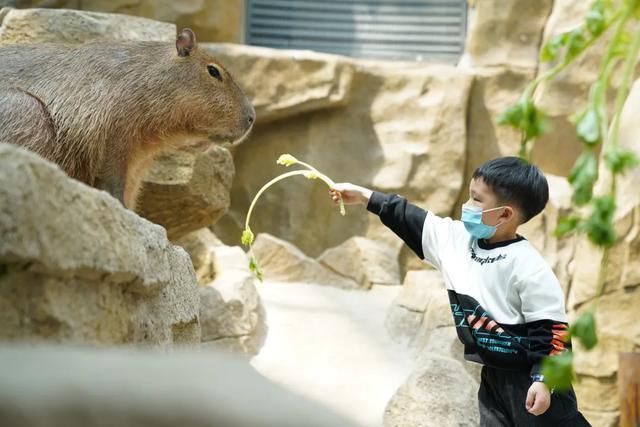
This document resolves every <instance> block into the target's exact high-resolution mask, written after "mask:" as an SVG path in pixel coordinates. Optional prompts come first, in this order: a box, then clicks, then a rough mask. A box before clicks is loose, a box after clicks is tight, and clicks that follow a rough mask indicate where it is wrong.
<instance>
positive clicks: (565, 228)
mask: <svg viewBox="0 0 640 427" xmlns="http://www.w3.org/2000/svg"><path fill="white" fill-rule="evenodd" d="M581 220H582V219H581V218H580V217H579V216H576V215H569V216H566V217H563V218H560V220H559V221H558V225H557V226H556V229H555V231H554V234H555V236H556V237H564V236H566V235H567V234H569V233H571V232H573V231H575V230H576V229H577V228H578V227H579V226H580V222H581Z"/></svg>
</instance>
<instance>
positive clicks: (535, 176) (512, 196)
mask: <svg viewBox="0 0 640 427" xmlns="http://www.w3.org/2000/svg"><path fill="white" fill-rule="evenodd" d="M473 178H474V179H476V178H482V180H483V181H484V182H485V184H487V186H488V187H489V188H491V190H492V191H493V192H494V193H495V195H496V197H497V199H498V201H499V202H500V203H513V204H515V205H517V207H518V208H520V211H521V214H522V218H521V220H522V223H523V224H524V223H525V222H527V221H529V220H530V219H531V218H533V217H534V216H536V215H538V214H539V213H540V212H542V210H543V209H544V207H545V205H546V204H547V201H548V200H549V184H548V183H547V178H545V176H544V174H543V173H542V171H541V170H540V169H539V168H538V167H537V166H535V165H532V164H531V163H529V162H527V161H526V160H523V159H521V158H519V157H500V158H497V159H493V160H489V161H488V162H485V163H484V164H482V165H481V166H480V167H479V168H478V169H476V170H475V172H473Z"/></svg>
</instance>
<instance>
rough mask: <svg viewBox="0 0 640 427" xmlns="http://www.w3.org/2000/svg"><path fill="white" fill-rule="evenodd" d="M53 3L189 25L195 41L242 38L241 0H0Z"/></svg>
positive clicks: (0, 1)
mask: <svg viewBox="0 0 640 427" xmlns="http://www.w3.org/2000/svg"><path fill="white" fill-rule="evenodd" d="M3 6H12V7H19V8H27V7H47V8H50V7H54V8H66V9H83V10H87V11H94V12H107V13H119V14H126V15H134V16H141V17H145V18H151V19H154V20H157V21H164V22H170V23H173V24H176V25H177V26H179V27H180V28H184V27H190V28H192V29H193V30H194V31H195V32H196V34H198V40H199V41H217V42H235V43H239V42H242V40H243V30H244V1H243V0H183V1H179V2H176V1H172V0H109V1H105V0H0V7H3Z"/></svg>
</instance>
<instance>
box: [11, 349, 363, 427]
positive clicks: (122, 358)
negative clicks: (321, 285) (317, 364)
mask: <svg viewBox="0 0 640 427" xmlns="http://www.w3.org/2000/svg"><path fill="white" fill-rule="evenodd" d="M0 365H2V366H5V367H11V368H10V369H1V370H0V413H2V421H3V425H6V426H11V427H27V426H34V425H55V426H65V427H100V426H105V425H117V426H120V427H169V426H176V425H181V426H193V427H196V426H198V427H200V426H212V425H215V426H225V427H258V426H259V427H299V426H303V425H308V424H309V420H313V425H314V426H317V427H335V426H341V427H342V426H344V427H350V426H354V424H353V423H352V422H351V421H349V420H347V419H345V418H343V417H341V416H338V415H335V414H334V413H332V412H331V411H329V410H328V409H326V408H324V407H322V406H320V405H319V404H317V403H314V402H312V401H310V400H307V399H305V398H303V397H300V396H298V395H296V394H294V393H292V392H289V391H287V390H286V389H285V388H284V387H282V386H279V385H276V384H274V383H273V382H271V381H268V380H267V379H265V378H264V377H263V376H261V375H259V374H258V373H257V372H256V371H255V369H253V368H252V367H251V366H250V365H249V364H248V363H247V362H246V361H245V360H241V359H238V358H237V357H236V358H234V357H229V356H226V355H224V354H218V353H215V352H211V351H206V352H205V351H203V352H192V353H187V352H178V351H176V352H171V353H169V354H166V353H163V352H150V351H144V352H142V351H132V350H130V349H129V350H125V349H119V350H115V349H91V348H62V347H51V346H49V347H41V346H40V347H35V348H28V347H15V346H8V345H3V346H2V347H1V348H0Z"/></svg>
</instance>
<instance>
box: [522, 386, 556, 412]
mask: <svg viewBox="0 0 640 427" xmlns="http://www.w3.org/2000/svg"><path fill="white" fill-rule="evenodd" d="M549 406H551V393H549V389H548V388H547V386H546V385H545V383H543V382H541V381H536V382H534V383H533V384H531V387H529V391H528V392H527V401H526V402H525V407H526V408H527V411H529V413H530V414H533V415H536V416H538V415H542V414H544V413H545V412H546V411H547V409H549Z"/></svg>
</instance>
